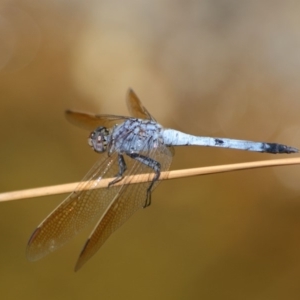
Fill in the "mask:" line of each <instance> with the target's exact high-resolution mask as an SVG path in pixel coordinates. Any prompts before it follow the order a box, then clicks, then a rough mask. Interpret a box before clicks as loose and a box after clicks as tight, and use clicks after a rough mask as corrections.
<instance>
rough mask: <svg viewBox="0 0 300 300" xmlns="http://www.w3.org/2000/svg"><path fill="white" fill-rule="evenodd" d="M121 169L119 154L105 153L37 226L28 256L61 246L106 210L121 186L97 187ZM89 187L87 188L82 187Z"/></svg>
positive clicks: (51, 250) (32, 257) (42, 254)
mask: <svg viewBox="0 0 300 300" xmlns="http://www.w3.org/2000/svg"><path fill="white" fill-rule="evenodd" d="M118 171H119V166H118V156H117V153H114V154H112V155H111V156H109V157H108V156H106V155H103V157H101V159H100V160H99V161H98V162H97V163H96V164H95V165H94V166H93V168H92V169H91V170H90V171H89V172H88V174H87V175H86V176H85V177H84V179H83V180H82V182H81V183H80V184H79V185H78V187H77V188H76V190H75V191H74V192H73V193H71V194H70V195H69V196H68V197H67V198H66V199H65V200H64V201H63V202H62V203H61V204H60V205H59V206H58V207H57V208H55V209H54V211H53V212H52V213H51V214H50V215H49V216H48V217H47V218H46V219H45V220H44V221H43V222H42V223H41V224H40V225H39V226H38V227H37V229H36V230H35V231H34V233H33V234H32V236H31V238H30V239H29V242H28V246H27V257H28V259H29V260H32V261H34V260H37V259H40V258H42V257H43V256H45V255H47V254H49V253H50V252H53V251H54V250H56V249H58V248H59V247H61V246H62V245H63V244H65V243H66V242H67V241H68V240H70V239H71V238H72V237H74V236H75V235H76V234H77V233H78V232H79V231H80V230H82V229H83V228H84V227H85V226H86V225H87V224H89V223H91V222H93V221H96V220H98V219H99V218H100V216H101V215H102V214H103V213H104V212H105V210H106V209H107V207H108V206H109V205H110V203H111V201H113V199H114V198H115V195H116V194H117V193H118V192H119V191H120V190H121V186H116V187H114V188H113V189H108V188H102V189H93V188H97V186H98V185H99V183H100V181H101V179H102V178H110V177H114V176H115V175H116V174H117V173H118ZM82 188H87V190H81V189H82Z"/></svg>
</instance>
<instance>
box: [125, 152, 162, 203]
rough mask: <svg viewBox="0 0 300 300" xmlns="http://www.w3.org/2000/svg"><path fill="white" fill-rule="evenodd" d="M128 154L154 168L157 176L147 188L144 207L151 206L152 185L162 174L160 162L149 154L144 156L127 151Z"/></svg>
mask: <svg viewBox="0 0 300 300" xmlns="http://www.w3.org/2000/svg"><path fill="white" fill-rule="evenodd" d="M127 155H128V156H129V157H131V158H133V159H135V160H137V161H139V162H141V163H142V164H144V165H146V166H148V167H149V168H151V169H153V171H154V173H155V176H154V177H153V179H152V181H151V183H150V185H149V187H148V188H147V196H146V201H145V204H144V208H146V207H147V206H149V205H150V204H151V190H152V187H153V185H154V183H155V182H156V181H157V180H158V179H159V176H160V168H161V166H160V163H159V162H158V161H156V160H154V159H152V158H150V157H148V156H144V155H141V154H138V153H127Z"/></svg>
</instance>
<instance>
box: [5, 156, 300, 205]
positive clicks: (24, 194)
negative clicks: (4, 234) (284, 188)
mask: <svg viewBox="0 0 300 300" xmlns="http://www.w3.org/2000/svg"><path fill="white" fill-rule="evenodd" d="M297 164H300V157H296V158H285V159H273V160H263V161H255V162H247V163H237V164H228V165H219V166H210V167H201V168H193V169H184V170H175V171H169V172H162V173H161V176H160V179H159V180H167V179H176V178H182V177H190V176H199V175H206V174H216V173H224V172H231V171H238V170H246V169H254V168H265V167H274V166H287V165H297ZM130 177H132V178H131V180H130V184H135V183H140V182H146V181H150V180H151V177H150V178H149V177H148V175H133V176H130ZM111 180H112V178H107V179H103V180H102V181H101V182H100V184H99V185H98V186H97V188H106V187H107V186H108V183H109V182H110V181H111ZM78 183H79V182H75V183H68V184H60V185H53V186H48V187H41V188H33V189H27V190H21V191H14V192H7V193H1V194H0V202H2V201H11V200H19V199H25V198H34V197H42V196H49V195H57V194H64V193H70V192H72V191H73V190H75V188H76V187H77V185H78ZM121 184H123V183H122V181H120V182H117V183H116V184H115V185H121Z"/></svg>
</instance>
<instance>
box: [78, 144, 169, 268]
mask: <svg viewBox="0 0 300 300" xmlns="http://www.w3.org/2000/svg"><path fill="white" fill-rule="evenodd" d="M147 156H149V157H151V158H153V159H154V160H156V161H159V162H160V163H161V171H166V170H168V169H169V167H170V164H171V161H172V153H171V151H170V150H169V148H167V147H165V146H163V145H162V146H161V147H159V148H155V149H153V150H152V151H151V152H149V153H147ZM145 173H146V174H147V173H148V174H149V176H151V174H153V170H152V169H150V168H149V167H147V166H145V165H144V164H142V163H136V162H135V163H134V164H133V165H132V167H131V168H129V170H128V173H126V175H130V174H145ZM123 180H124V183H128V182H129V179H128V177H125V178H124V179H123ZM158 183H159V182H158V181H157V182H156V183H155V185H154V188H155V187H156V186H157V184H158ZM149 184H150V183H149V182H147V183H139V184H131V185H124V186H123V188H122V191H121V192H120V193H119V194H118V195H117V194H116V196H115V198H114V199H113V201H112V202H111V203H110V205H109V206H108V207H107V209H106V211H105V213H104V214H103V215H102V217H101V219H100V220H99V222H98V224H97V225H96V227H95V228H94V230H93V232H92V234H91V235H90V237H89V239H88V240H87V242H86V244H85V246H84V248H83V250H82V251H81V254H80V256H79V258H78V261H77V264H76V267H75V270H76V271H77V270H78V269H79V268H81V266H82V265H83V264H84V263H85V262H86V261H87V260H89V259H90V258H91V257H92V256H93V255H94V254H95V253H96V252H97V251H98V250H99V248H100V247H101V246H102V245H103V244H104V242H105V241H106V240H107V238H108V237H109V236H110V235H111V234H112V233H113V232H114V231H115V230H117V229H118V228H119V227H120V226H121V225H122V224H123V223H125V222H126V221H127V220H128V219H129V217H130V216H131V215H132V214H133V213H134V212H136V211H137V210H138V209H140V208H143V207H144V205H145V201H146V196H147V188H148V187H149Z"/></svg>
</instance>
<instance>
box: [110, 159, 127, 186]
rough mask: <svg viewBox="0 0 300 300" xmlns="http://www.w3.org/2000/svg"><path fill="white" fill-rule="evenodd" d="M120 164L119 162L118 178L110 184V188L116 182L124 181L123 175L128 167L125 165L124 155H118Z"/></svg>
mask: <svg viewBox="0 0 300 300" xmlns="http://www.w3.org/2000/svg"><path fill="white" fill-rule="evenodd" d="M118 162H119V172H118V174H116V176H115V177H116V178H115V179H114V180H112V181H111V182H110V183H109V184H108V188H109V187H110V186H111V185H113V184H115V183H116V182H118V181H120V180H122V179H123V174H124V172H125V171H126V169H127V167H126V163H125V160H124V157H123V155H122V154H119V155H118Z"/></svg>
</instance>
